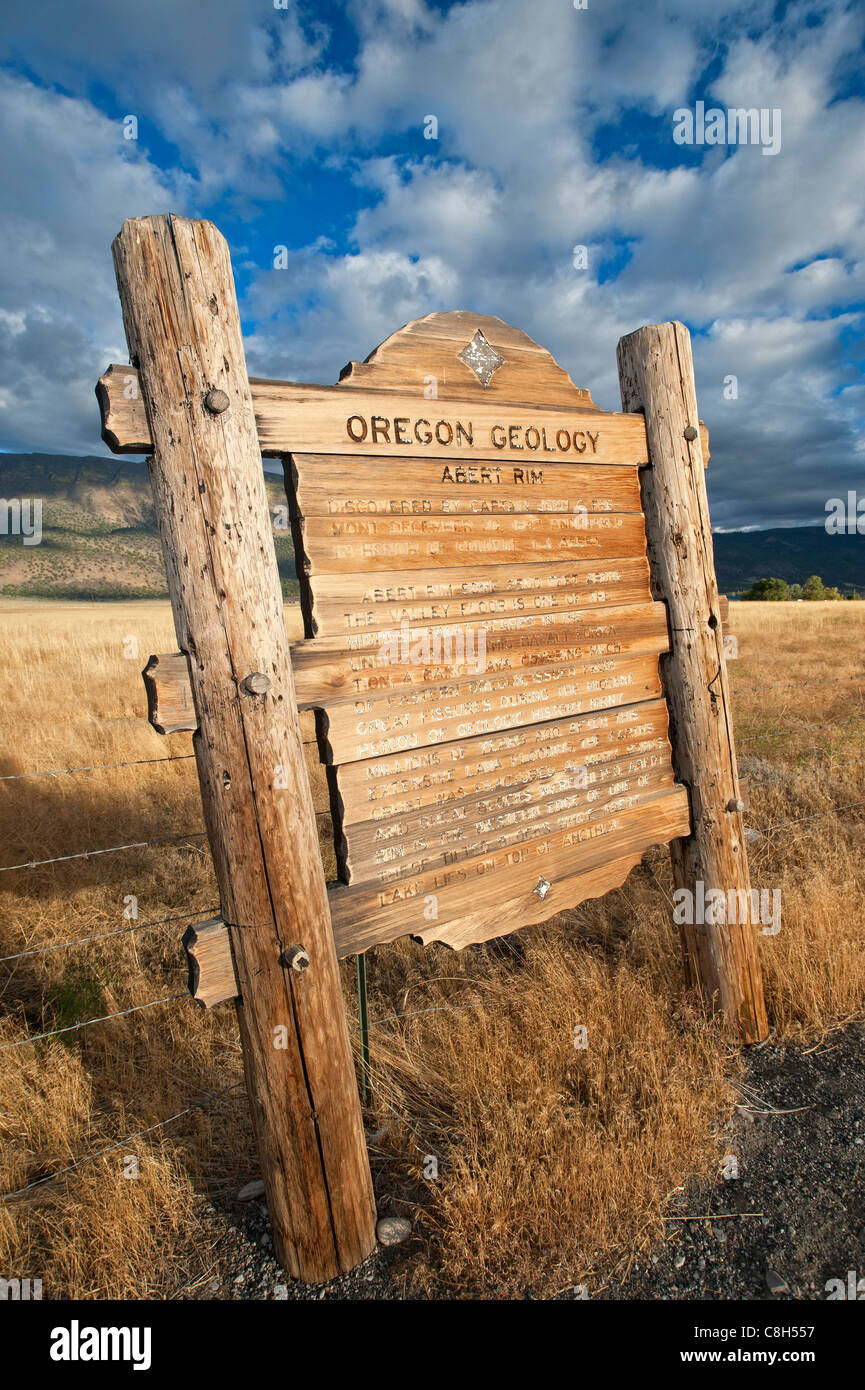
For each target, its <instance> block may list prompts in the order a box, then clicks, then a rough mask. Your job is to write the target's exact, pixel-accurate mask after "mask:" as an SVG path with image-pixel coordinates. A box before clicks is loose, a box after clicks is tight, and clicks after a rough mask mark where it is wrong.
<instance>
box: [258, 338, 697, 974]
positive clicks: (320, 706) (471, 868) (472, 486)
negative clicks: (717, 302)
mask: <svg viewBox="0 0 865 1390" xmlns="http://www.w3.org/2000/svg"><path fill="white" fill-rule="evenodd" d="M463 317H467V318H468V319H469V320H471V319H472V316H471V315H469V316H463ZM448 321H449V322H450V320H448ZM425 322H426V321H425ZM484 322H485V323H487V327H488V329H489V332H490V333H493V332H498V329H497V328H495V326H494V325H495V321H489V322H487V321H484ZM461 326H462V319H461V320H460V327H461ZM508 331H509V332H512V330H508ZM424 341H427V342H428V341H429V340H428V338H423V337H421V338H420V339H419V338H418V337H417V336H416V335H413V334H412V333H410V332H407V333H406V337H405V340H402V338H401V335H399V334H397V335H395V338H394V339H390V340H388V344H387V345H386V348H387V351H385V348H384V347H383V348H382V349H381V355H382V356H381V361H380V362H378V367H377V366H376V357H374V359H371V361H370V362H369V363H368V364H364V365H363V366H362V367H357V365H356V364H355V366H354V367H353V368H352V371H351V373H350V376H349V380H350V386H349V387H347V388H343V389H341V390H340V389H339V388H336V389H335V390H334V391H331V392H329V393H326V392H325V393H323V392H321V391H320V390H319V389H318V388H308V390H307V392H306V393H305V394H304V392H303V389H302V388H296V394H294V395H293V397H292V408H291V410H290V411H289V410H288V408H287V404H286V408H285V413H284V417H283V416H280V415H279V412H280V410H281V409H282V405H279V404H278V403H277V402H278V400H279V401H281V402H282V403H283V404H285V403H287V399H288V398H287V396H286V395H285V394H284V388H280V389H281V390H282V392H283V394H282V395H281V396H277V395H276V394H275V395H274V397H273V399H272V400H271V401H270V403H269V405H265V402H266V400H267V391H268V388H267V383H260V384H259V387H257V388H256V390H257V391H258V390H259V388H260V390H261V392H262V393H263V394H262V395H261V396H259V394H256V398H255V401H256V411H257V413H258V427H259V434H260V437H261V439H262V442H265V441H266V440H268V438H269V439H270V440H271V441H272V440H273V439H274V438H275V435H274V434H273V433H270V434H269V433H268V432H269V431H272V430H273V429H274V428H278V429H279V430H280V431H282V430H283V423H280V424H279V425H276V424H275V421H276V419H277V417H278V416H279V418H280V420H281V421H282V420H284V431H285V432H284V433H280V439H287V438H288V435H289V432H290V433H291V438H292V439H293V441H294V442H293V446H290V457H289V458H288V459H286V464H285V472H286V490H287V494H288V498H289V513H290V516H291V525H292V531H293V536H294V542H295V551H296V556H297V569H298V575H299V578H300V585H301V603H302V607H303V613H304V622H305V628H306V633H307V637H306V639H305V640H304V641H303V642H301V643H299V644H297V645H296V646H295V647H294V648H293V650H292V665H293V671H294V681H295V689H296V695H297V699H298V703H299V705H300V707H301V708H302V709H315V710H316V711H317V715H316V721H317V725H316V726H317V731H318V736H319V744H320V752H321V756H322V758H323V760H324V761H325V763H326V764H327V767H328V780H329V784H330V803H331V811H332V816H333V822H334V843H335V849H336V855H337V864H338V870H339V876H340V880H341V884H340V886H338V887H336V888H335V889H333V891H332V894H331V902H332V916H333V923H334V930H335V932H336V934H337V943H338V949H339V951H340V954H345V953H346V951H348V950H350V949H351V948H352V943H355V949H365V948H366V947H367V946H369V945H372V944H374V943H375V941H378V940H389V939H391V938H392V937H393V936H398V935H403V934H405V933H406V932H408V931H415V932H418V933H421V934H423V935H424V937H425V939H429V937H430V935H432V936H437V937H438V938H439V939H441V940H445V941H454V942H457V943H458V944H461V945H462V944H465V942H466V941H467V940H471V939H478V940H483V939H486V938H487V937H488V936H489V935H490V934H493V932H494V930H495V926H494V922H493V918H494V916H495V914H496V912H497V911H498V910H499V909H500V908H501V906H502V905H503V904H505V903H507V904H508V905H509V909H508V911H509V914H512V915H513V917H516V916H517V915H518V913H519V911H522V912H523V913H524V914H525V915H526V918H527V920H538V916H537V913H536V911H535V909H536V907H537V902H538V901H539V900H538V899H537V898H533V899H532V901H531V902H527V898H530V897H531V896H532V895H533V894H534V891H535V889H536V888H537V886H538V883H539V880H542V879H543V878H544V877H545V878H547V879H549V878H550V876H551V875H553V874H556V875H560V876H562V877H563V878H564V879H565V880H567V881H568V883H569V884H570V885H571V888H570V889H569V892H572V893H576V894H577V896H579V895H580V894H582V893H584V892H590V891H593V890H594V891H603V888H602V889H600V890H598V888H597V885H598V884H603V885H606V886H609V884H610V882H611V875H614V874H615V873H619V874H620V875H622V876H623V875H624V873H625V872H627V868H628V867H630V866H631V865H632V864H633V863H634V862H635V856H636V857H637V858H638V857H639V854H640V853H642V851H643V849H645V848H646V847H647V846H648V845H649V844H652V843H655V842H657V841H658V840H663V839H666V838H669V837H670V836H671V835H673V834H680V833H683V830H684V828H685V827H686V825H687V801H686V799H684V793H683V791H682V790H681V789H680V788H677V787H676V785H675V781H674V777H673V769H672V760H671V753H670V745H669V739H668V728H667V714H666V706H665V704H664V701H663V698H662V691H661V683H660V676H659V669H658V662H659V657H660V656H661V655H662V654H663V653H664V652H666V651H668V649H669V632H668V623H667V615H666V609H665V607H664V606H663V605H662V604H659V603H656V602H654V601H653V600H652V595H651V592H650V587H649V569H648V563H647V558H646V538H645V523H644V518H643V513H642V506H641V486H640V477H639V466H640V465H641V464H644V463H645V462H646V442H645V431H644V428H643V421H642V419H641V417H639V416H620V415H607V414H605V413H604V412H603V411H598V410H596V409H594V408H591V407H587V405H586V403H585V401H584V400H583V399H582V398H577V397H576V394H575V399H574V408H573V410H570V409H569V408H568V404H567V392H566V390H565V387H564V386H563V381H562V374H561V369H560V368H558V367H555V366H554V364H553V367H551V366H550V363H551V359H549V356H548V354H545V353H544V352H543V350H542V349H539V348H537V347H534V348H530V347H526V346H525V345H524V344H522V343H521V347H520V352H521V353H522V354H523V356H522V358H521V359H520V361H521V362H522V366H520V365H518V364H517V363H516V362H512V363H510V376H509V380H510V381H512V382H513V386H514V390H515V392H516V391H518V389H519V383H520V381H521V380H525V381H526V397H525V399H524V400H523V401H521V400H520V398H519V395H515V397H514V399H513V400H512V401H508V400H507V399H505V398H504V397H503V394H502V392H501V391H498V392H497V393H496V395H495V397H494V398H489V399H488V398H486V397H485V395H484V392H485V390H486V388H487V386H488V385H489V381H490V380H495V379H496V373H497V372H502V373H504V371H505V369H506V367H508V365H509V364H508V343H507V342H506V341H505V339H499V340H498V343H496V342H494V341H493V339H492V338H491V337H489V336H488V334H487V332H486V329H485V330H484V331H483V332H481V331H480V328H479V329H478V331H477V333H476V334H475V336H474V337H473V338H470V341H469V342H468V344H462V345H460V344H459V343H458V342H456V341H455V340H454V341H453V342H451V341H450V340H449V339H448V340H443V342H444V346H442V345H441V344H439V343H438V340H436V346H435V355H436V361H437V362H438V363H439V365H440V366H441V361H442V360H445V359H447V356H448V354H449V353H453V354H454V355H455V356H456V358H457V359H458V361H459V364H460V365H459V367H458V368H457V369H455V370H456V371H457V373H458V374H459V373H461V374H462V377H461V379H463V380H465V376H466V373H468V374H469V376H470V377H471V376H474V377H476V379H477V382H478V383H479V384H478V385H476V386H475V387H474V388H472V387H471V386H469V385H466V386H465V391H466V395H467V399H466V400H465V401H463V400H460V399H457V398H455V397H454V396H453V395H452V394H451V395H449V396H448V398H447V399H446V400H442V401H440V402H439V401H437V400H436V399H435V398H434V397H433V399H425V398H424V399H420V398H419V397H418V395H417V394H415V395H414V396H412V397H409V396H407V395H400V394H398V393H392V394H390V395H389V394H388V392H387V391H382V392H381V393H378V394H376V393H374V392H373V391H372V390H368V389H366V388H367V387H372V386H373V384H374V382H375V381H376V380H379V379H380V380H381V381H382V384H385V383H388V384H390V385H392V384H394V382H397V383H398V382H399V380H400V373H402V372H405V371H407V370H409V366H408V364H409V363H410V362H411V361H412V360H414V361H415V364H416V366H415V370H416V371H420V370H421V366H422V362H421V358H420V357H419V356H418V355H417V353H418V351H419V347H418V344H419V343H423V342H424ZM442 353H444V359H442ZM413 354H415V355H414V357H413ZM385 357H386V358H387V363H386V366H387V370H386V371H385V362H384V358H385ZM378 368H381V371H382V373H383V375H382V376H381V377H377V376H376V371H377V370H378ZM545 372H549V373H550V376H549V379H550V383H551V387H552V385H553V383H555V389H556V391H557V393H558V394H557V396H556V404H555V406H545V405H544V404H542V403H541V402H540V401H539V400H538V399H537V397H538V395H539V394H540V393H541V392H542V390H543V378H544V373H545ZM526 373H527V374H528V375H525V374H526ZM529 377H530V379H531V382H530V389H531V391H532V392H533V393H534V400H535V403H534V404H528V403H527V402H528V400H529V394H528V392H529ZM502 380H504V377H502ZM293 389H294V388H293ZM274 390H275V391H276V388H274ZM271 407H272V414H271V415H270V417H269V423H266V422H265V417H266V416H267V413H268V410H270V409H271ZM395 456H396V457H398V459H399V462H398V463H395V461H394V459H395ZM608 866H609V867H608ZM613 866H614V867H613ZM548 887H549V885H548ZM544 891H545V892H546V891H547V890H544ZM427 899H432V900H434V902H433V907H434V911H435V926H431V925H430V918H429V916H428V915H426V916H425V915H424V914H425V912H426V911H427V909H430V903H429V902H427V901H426V900H427ZM575 900H576V899H574V898H572V899H571V902H569V903H564V902H562V903H561V906H570V905H572V904H573V901H575ZM550 910H551V911H555V910H557V909H556V908H551V909H550ZM508 922H509V924H508V925H507V926H504V927H503V928H502V930H511V929H512V927H513V926H514V925H519V922H517V921H512V920H511V917H510V915H509V917H508Z"/></svg>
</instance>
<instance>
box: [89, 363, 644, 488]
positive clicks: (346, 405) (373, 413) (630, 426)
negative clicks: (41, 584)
mask: <svg viewBox="0 0 865 1390" xmlns="http://www.w3.org/2000/svg"><path fill="white" fill-rule="evenodd" d="M250 387H251V390H252V399H253V403H254V409H255V423H256V427H257V430H258V439H259V445H260V450H261V453H262V454H264V455H270V456H273V457H279V456H280V455H283V454H291V453H299V454H325V453H326V454H349V455H357V454H358V453H361V454H363V455H368V456H370V457H373V456H378V457H381V458H391V459H397V458H398V459H403V458H408V457H411V456H412V455H416V454H417V452H418V450H419V448H420V449H422V451H423V453H424V455H425V456H427V457H430V458H439V459H454V460H460V459H462V458H463V451H462V450H461V449H460V447H459V446H458V444H457V440H458V439H460V440H462V439H464V438H465V432H466V431H469V432H470V434H471V437H472V443H471V445H470V446H469V452H470V454H471V457H472V458H474V459H491V460H494V461H499V462H501V461H502V460H505V461H508V462H510V463H516V464H525V465H526V466H527V467H532V466H535V467H536V466H538V463H539V460H542V459H551V460H552V459H555V460H558V461H559V462H569V463H583V464H596V463H597V464H608V465H626V466H627V465H634V464H644V463H645V462H646V431H645V427H644V425H643V421H642V420H641V418H640V416H639V415H621V414H612V413H607V412H598V411H595V410H586V409H584V408H581V407H580V406H575V407H574V408H573V409H569V408H567V407H566V406H562V405H549V406H544V405H537V406H534V407H530V406H525V405H515V406H513V407H511V408H509V409H508V410H507V412H504V409H503V406H502V405H500V404H494V403H492V402H491V401H490V400H489V398H488V397H484V396H483V395H481V396H478V395H475V396H473V397H471V398H469V399H461V400H459V401H457V400H445V401H442V402H441V404H439V402H438V401H434V400H433V401H428V400H425V399H424V397H423V395H422V393H420V392H419V393H417V394H399V393H397V392H392V391H360V390H357V391H354V390H350V389H347V388H346V387H345V386H344V385H342V386H311V385H307V384H305V383H302V382H293V381H262V380H253V381H252V382H250ZM480 390H481V388H480V387H478V391H480ZM97 398H98V400H99V406H100V410H101V412H102V422H103V423H102V437H103V439H104V441H105V443H106V444H107V445H108V447H109V448H110V449H111V450H112V451H113V452H114V453H116V454H123V453H135V454H141V453H147V452H148V451H149V450H150V449H152V447H153V444H152V440H151V429H150V425H149V424H148V421H147V412H146V409H145V407H144V404H143V402H142V398H141V384H140V382H137V371H136V369H135V368H133V367H129V366H121V365H117V364H112V365H111V366H110V367H109V368H108V369H107V370H106V371H105V372H104V373H103V375H102V376H101V377H100V378H99V383H98V385H97ZM350 421H360V422H362V423H364V424H365V426H366V429H365V436H364V438H363V439H362V440H360V439H358V438H357V437H353V433H352V431H353V432H354V435H355V436H356V435H357V433H358V432H359V431H360V429H361V425H360V424H358V425H352V424H350V423H349V422H350ZM458 427H459V428H458ZM544 430H546V431H547V433H546V434H544ZM527 431H534V433H532V434H530V435H529V436H528V438H527V434H526V432H527ZM536 435H537V439H536ZM427 436H428V438H427ZM568 436H570V437H569V438H568Z"/></svg>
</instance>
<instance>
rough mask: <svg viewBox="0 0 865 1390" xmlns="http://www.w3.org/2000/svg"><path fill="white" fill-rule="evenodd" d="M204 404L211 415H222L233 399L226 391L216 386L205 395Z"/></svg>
mask: <svg viewBox="0 0 865 1390" xmlns="http://www.w3.org/2000/svg"><path fill="white" fill-rule="evenodd" d="M204 405H205V408H206V409H207V410H209V411H210V413H211V415H221V414H222V412H223V411H224V410H227V409H228V407H229V406H230V405H231V401H230V400H229V398H228V396H227V395H226V394H225V392H224V391H220V390H218V388H217V387H215V386H214V387H213V389H212V390H211V391H208V393H207V395H206V396H205V397H204Z"/></svg>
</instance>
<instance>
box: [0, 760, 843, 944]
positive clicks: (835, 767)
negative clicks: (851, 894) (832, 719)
mask: <svg viewBox="0 0 865 1390" xmlns="http://www.w3.org/2000/svg"><path fill="white" fill-rule="evenodd" d="M815 751H816V750H815ZM863 764H865V758H850V759H849V761H847V762H843V763H817V764H816V766H815V767H802V768H800V769H799V771H798V772H782V773H781V775H780V776H779V777H763V778H760V780H759V781H758V780H756V775H755V774H754V773H752V772H749V771H748V769H747V768H744V769H743V770H742V777H743V778H744V779H746V780H747V781H748V790H749V791H752V792H758V791H760V790H761V789H762V788H763V787H773V786H775V785H776V784H777V783H778V782H792V781H793V779H794V778H796V777H818V776H819V775H820V773H827V772H828V773H833V772H840V771H841V770H842V768H845V767H862V765H863ZM0 959H2V957H0Z"/></svg>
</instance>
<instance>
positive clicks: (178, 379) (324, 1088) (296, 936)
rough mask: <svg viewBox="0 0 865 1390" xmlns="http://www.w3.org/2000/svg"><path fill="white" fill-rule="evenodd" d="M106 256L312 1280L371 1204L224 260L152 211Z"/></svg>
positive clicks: (250, 1039) (201, 234) (267, 1115)
mask: <svg viewBox="0 0 865 1390" xmlns="http://www.w3.org/2000/svg"><path fill="white" fill-rule="evenodd" d="M113 252H114V262H115V268H116V272H117V283H118V286H119V289H120V298H121V302H122V306H123V319H124V324H125V327H126V336H127V340H128V343H129V350H130V357H131V361H132V362H133V364H134V365H135V366H137V367H138V369H139V375H140V381H141V391H142V394H143V397H144V404H145V407H146V410H147V418H148V421H149V424H150V431H151V438H152V441H153V457H152V459H151V460H150V476H151V482H152V485H153V496H154V502H155V507H156V516H157V521H158V524H159V532H160V536H161V539H162V548H163V553H164V556H165V563H166V568H167V571H168V584H169V591H170V594H171V604H172V608H173V611H174V622H175V627H176V630H177V638H178V643H179V645H180V648H181V650H182V651H183V652H186V653H187V654H188V656H189V667H190V675H191V683H192V693H193V699H194V703H195V710H196V714H197V718H198V732H197V733H196V734H195V736H194V744H195V753H196V758H197V763H198V775H199V780H200V783H201V795H202V800H203V804H204V815H205V821H206V824H207V830H208V835H209V838H210V845H211V849H212V851H213V859H214V864H215V867H216V874H217V879H218V881H219V889H220V895H221V900H222V909H221V910H222V917H223V920H224V921H225V923H226V925H227V926H228V928H229V931H230V934H231V944H232V948H233V952H234V957H235V964H236V969H237V979H238V986H239V989H240V995H241V998H240V1001H239V1003H238V1009H237V1012H238V1018H239V1023H240V1036H241V1042H242V1046H243V1060H244V1068H245V1073H246V1083H247V1090H248V1093H249V1101H250V1106H251V1110H252V1115H253V1122H254V1127H255V1132H256V1138H257V1141H258V1147H259V1153H260V1157H261V1169H262V1177H263V1178H264V1184H265V1190H266V1193H267V1200H268V1206H269V1210H270V1218H271V1226H272V1231H273V1240H274V1247H275V1250H276V1254H277V1256H278V1258H279V1259H280V1260H281V1262H282V1264H283V1265H284V1266H285V1268H286V1269H288V1270H289V1272H290V1273H291V1274H293V1275H294V1276H295V1277H299V1278H302V1279H306V1280H308V1281H316V1282H317V1281H320V1280H325V1279H329V1278H332V1277H333V1276H334V1275H336V1274H338V1273H339V1272H340V1271H341V1270H347V1269H350V1268H352V1267H353V1266H354V1265H355V1264H357V1263H358V1262H359V1261H360V1260H362V1259H364V1258H365V1257H366V1256H367V1255H368V1254H369V1253H370V1251H371V1249H372V1248H373V1246H374V1244H375V1206H374V1200H373V1191H372V1181H371V1177H370V1171H369V1163H368V1159H367V1153H366V1145H365V1141H364V1134H363V1124H362V1120H361V1112H360V1105H359V1101H358V1095H357V1087H356V1083H355V1075H354V1067H353V1063H352V1057H351V1049H350V1045H349V1039H348V1032H347V1028H346V1023H345V1015H344V1012H343V1004H342V993H341V988H340V979H339V971H338V966H337V959H336V951H335V948H334V943H333V935H332V931H331V923H330V912H329V908H328V902H327V890H326V886H325V880H324V873H323V869H322V865H321V858H320V853H319V846H318V836H317V833H316V823H315V812H314V809H313V802H312V794H311V791H310V787H309V782H308V778H307V773H306V766H305V762H304V756H303V750H302V744H301V734H300V726H299V720H298V713H297V706H296V702H295V693H294V680H293V677H292V670H291V664H290V658H289V647H288V638H287V634H286V627H285V619H284V615H283V603H282V593H281V589H280V583H279V575H278V572H277V565H276V558H275V554H274V548H273V538H272V535H271V527H270V516H269V512H268V505H267V494H266V491H265V486H264V475H263V472H262V465H261V454H260V451H259V445H258V435H257V432H256V424H255V417H254V414H253V408H252V398H251V395H250V390H249V381H248V378H247V373H246V362H245V358H244V353H243V343H242V339H241V332H240V319H239V315H238V310H237V302H236V299H235V294H234V283H233V279H232V274H231V262H230V258H229V253H228V247H227V245H226V242H225V240H224V238H223V237H222V236H220V234H219V232H218V231H217V230H216V228H215V227H214V226H213V225H212V224H211V223H209V222H199V221H189V220H187V219H185V218H178V217H170V216H160V217H143V218H135V219H131V220H129V221H127V222H125V223H124V224H123V229H122V231H121V232H120V235H119V236H118V237H117V238H116V240H115V242H114V247H113ZM299 946H302V947H303V948H304V950H305V952H306V954H307V955H308V957H309V963H308V966H307V968H305V969H303V970H302V972H301V970H300V969H298V968H297V966H299V965H302V964H303V963H304V957H303V955H302V954H300V953H298V952H297V951H296V950H293V948H296V947H299ZM292 961H293V962H294V966H293V965H292Z"/></svg>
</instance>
